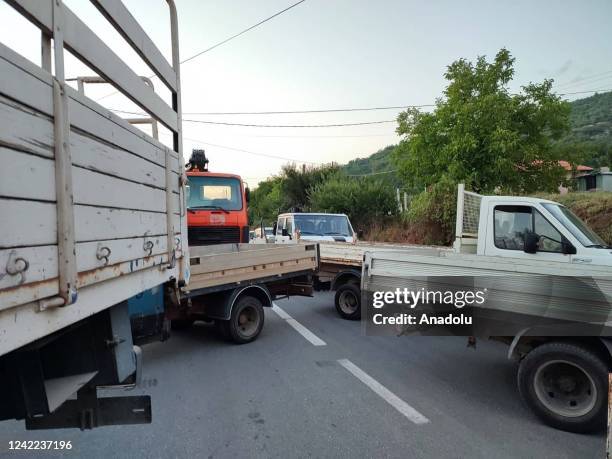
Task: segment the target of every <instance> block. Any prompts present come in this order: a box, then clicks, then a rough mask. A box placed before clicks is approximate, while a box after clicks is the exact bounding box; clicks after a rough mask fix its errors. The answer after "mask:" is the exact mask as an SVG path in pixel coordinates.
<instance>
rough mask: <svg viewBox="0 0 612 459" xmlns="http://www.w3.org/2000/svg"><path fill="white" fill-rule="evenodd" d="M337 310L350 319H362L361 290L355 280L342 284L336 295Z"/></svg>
mask: <svg viewBox="0 0 612 459" xmlns="http://www.w3.org/2000/svg"><path fill="white" fill-rule="evenodd" d="M334 304H335V305H336V311H338V314H340V317H342V318H343V319H348V320H359V319H361V290H360V289H359V285H358V284H356V283H355V282H348V283H346V284H342V285H341V286H340V287H338V289H337V290H336V296H335V297H334Z"/></svg>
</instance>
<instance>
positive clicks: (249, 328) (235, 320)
mask: <svg viewBox="0 0 612 459" xmlns="http://www.w3.org/2000/svg"><path fill="white" fill-rule="evenodd" d="M263 325H264V311H263V306H262V305H261V301H259V300H258V299H257V298H255V297H252V296H243V297H242V298H240V299H239V300H238V302H237V303H236V304H235V305H234V307H233V308H232V316H231V317H230V320H224V321H223V322H221V327H222V328H224V329H225V330H224V334H225V335H226V336H227V337H228V338H229V339H231V340H232V341H233V342H234V343H236V344H246V343H250V342H251V341H255V339H257V337H258V336H259V333H260V332H261V329H262V328H263Z"/></svg>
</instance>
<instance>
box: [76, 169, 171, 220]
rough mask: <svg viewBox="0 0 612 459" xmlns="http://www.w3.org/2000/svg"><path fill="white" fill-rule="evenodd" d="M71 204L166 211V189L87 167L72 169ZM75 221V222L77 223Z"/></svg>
mask: <svg viewBox="0 0 612 459" xmlns="http://www.w3.org/2000/svg"><path fill="white" fill-rule="evenodd" d="M72 182H73V187H74V202H75V204H89V205H95V206H103V207H114V208H121V209H134V210H148V211H152V212H165V211H166V201H165V198H166V192H165V191H163V190H160V189H158V188H151V187H149V186H145V185H140V184H136V183H133V182H128V181H126V180H121V179H118V178H115V177H110V176H108V175H103V174H98V173H96V172H92V171H89V170H87V169H81V168H78V167H73V168H72ZM77 224H78V223H77Z"/></svg>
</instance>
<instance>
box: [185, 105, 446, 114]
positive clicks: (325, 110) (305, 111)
mask: <svg viewBox="0 0 612 459" xmlns="http://www.w3.org/2000/svg"><path fill="white" fill-rule="evenodd" d="M424 107H435V104H422V105H397V106H393V107H366V108H328V109H313V110H287V111H265V112H185V113H183V115H291V114H296V113H339V112H367V111H374V110H401V109H404V108H424Z"/></svg>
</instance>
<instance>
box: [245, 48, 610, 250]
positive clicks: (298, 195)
mask: <svg viewBox="0 0 612 459" xmlns="http://www.w3.org/2000/svg"><path fill="white" fill-rule="evenodd" d="M444 76H445V78H446V80H447V81H448V85H447V87H446V89H445V90H444V93H443V95H442V97H440V98H439V99H438V100H437V101H436V106H435V108H434V109H433V110H432V111H429V112H425V111H421V110H419V109H416V108H410V109H408V110H406V111H404V112H402V113H400V114H399V116H398V119H397V121H398V127H397V132H398V134H399V135H400V136H401V137H402V140H401V141H400V143H399V145H396V146H393V145H391V146H388V147H386V148H384V149H382V150H380V151H378V152H376V153H374V154H373V155H371V156H370V157H369V158H361V159H356V160H353V161H351V162H349V163H348V164H347V165H345V166H338V165H335V164H330V165H326V166H321V167H310V168H298V167H296V166H295V165H286V166H285V167H283V169H282V172H281V173H280V174H279V175H278V176H276V177H273V178H270V179H268V180H266V181H264V182H261V183H260V184H259V186H258V187H257V189H255V190H254V191H253V193H252V201H251V209H250V212H251V224H252V225H258V224H260V222H262V221H263V223H264V224H265V225H271V224H272V223H273V222H274V221H275V220H276V216H277V215H278V214H279V213H281V212H286V211H291V210H297V209H299V210H302V211H306V212H308V211H310V212H331V213H346V214H347V215H348V216H349V217H350V219H351V221H352V222H353V226H354V227H355V229H356V230H358V231H359V232H360V233H361V234H362V236H361V237H362V239H367V240H372V241H391V242H405V243H420V244H444V245H447V244H450V243H451V242H452V240H453V239H454V234H453V231H454V222H455V203H456V188H457V184H458V183H464V184H465V185H466V188H467V189H468V190H472V191H475V192H478V193H483V194H493V193H498V194H512V195H519V194H521V195H525V194H529V195H534V194H540V195H541V194H542V193H548V194H546V197H547V198H548V199H551V200H555V201H558V202H561V203H562V204H565V205H567V206H568V207H569V208H571V209H572V210H573V211H574V212H575V213H576V214H578V215H579V216H580V217H581V218H583V219H584V220H585V221H586V222H587V223H588V224H589V225H591V226H592V228H593V229H594V230H595V231H596V232H598V233H599V234H600V235H601V236H602V237H603V238H604V239H605V240H606V241H607V242H608V243H612V193H570V194H568V195H562V196H561V195H558V194H554V193H555V191H556V190H557V188H558V186H559V184H564V185H571V184H569V183H564V181H565V173H566V172H565V171H564V170H563V169H562V168H560V167H559V165H558V161H559V160H568V161H570V162H571V163H572V164H579V163H583V164H592V165H593V166H594V167H598V166H602V165H609V160H610V151H612V148H610V145H612V139H611V138H610V132H609V129H608V128H609V125H610V124H611V123H612V93H610V94H602V95H595V96H592V97H589V98H587V99H585V101H584V102H580V101H575V102H572V103H571V104H570V103H569V102H566V101H564V100H562V99H561V97H560V96H559V95H557V94H555V93H554V92H553V91H552V84H553V82H552V80H544V81H542V82H540V83H530V84H528V85H525V86H523V87H522V88H521V90H520V91H518V93H517V92H515V91H513V92H511V91H510V89H509V85H510V83H511V81H512V78H513V77H514V58H513V57H512V55H511V54H510V52H509V51H508V50H506V49H502V50H500V51H499V52H498V53H497V55H496V56H495V57H494V59H493V60H492V61H490V62H489V61H487V60H486V58H485V57H484V56H481V57H479V58H478V59H477V60H476V61H475V62H470V61H467V60H465V59H459V60H457V61H455V62H453V63H452V64H451V65H449V66H448V68H447V71H446V73H445V75H444ZM590 134H592V137H589V135H590ZM397 190H399V191H400V193H401V195H402V196H403V194H404V193H406V194H407V195H408V196H409V199H407V201H409V205H408V208H407V209H403V211H400V208H401V207H402V206H400V204H399V203H398V202H397V199H396V193H397Z"/></svg>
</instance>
